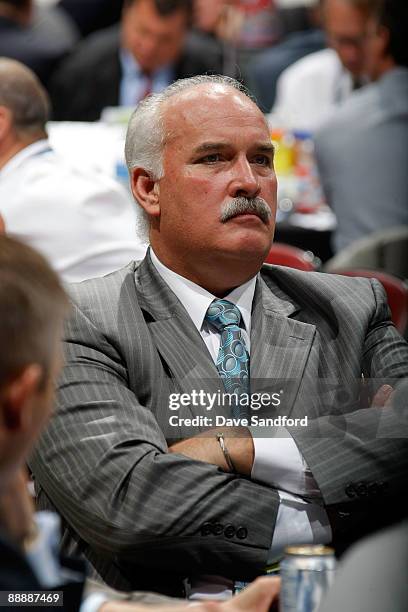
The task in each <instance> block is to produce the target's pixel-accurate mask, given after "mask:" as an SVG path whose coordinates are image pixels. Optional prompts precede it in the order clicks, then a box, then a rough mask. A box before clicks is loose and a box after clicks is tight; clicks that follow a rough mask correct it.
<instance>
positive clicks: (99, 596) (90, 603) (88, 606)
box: [79, 593, 109, 612]
mask: <svg viewBox="0 0 408 612" xmlns="http://www.w3.org/2000/svg"><path fill="white" fill-rule="evenodd" d="M106 601H109V597H108V596H107V595H105V593H91V595H88V597H87V598H86V599H84V600H83V601H82V603H81V607H80V608H79V612H98V610H99V608H100V607H101V605H102V604H103V603H105V602H106Z"/></svg>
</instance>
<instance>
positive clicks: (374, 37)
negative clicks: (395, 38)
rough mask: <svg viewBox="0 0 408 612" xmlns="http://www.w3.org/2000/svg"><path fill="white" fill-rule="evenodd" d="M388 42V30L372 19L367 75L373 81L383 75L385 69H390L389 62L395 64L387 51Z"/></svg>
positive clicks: (366, 59)
mask: <svg viewBox="0 0 408 612" xmlns="http://www.w3.org/2000/svg"><path fill="white" fill-rule="evenodd" d="M388 41H389V33H388V31H387V30H386V28H384V27H383V26H381V25H379V24H378V22H377V20H376V19H371V20H370V21H369V25H368V35H367V39H366V45H365V49H366V52H365V73H366V74H367V76H368V77H369V78H370V79H371V80H373V81H375V80H376V79H378V78H379V77H380V76H381V75H382V73H383V71H384V68H387V67H388V62H391V63H392V64H393V60H392V58H391V57H390V56H389V54H388V51H387V48H388ZM386 62H387V65H386Z"/></svg>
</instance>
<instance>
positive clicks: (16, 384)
mask: <svg viewBox="0 0 408 612" xmlns="http://www.w3.org/2000/svg"><path fill="white" fill-rule="evenodd" d="M42 375H43V371H42V368H41V366H39V365H38V364H36V363H32V364H30V365H28V366H26V367H25V368H24V370H23V371H22V372H21V373H20V374H18V376H16V377H15V378H14V379H13V380H12V381H11V382H9V383H6V386H5V388H4V389H3V391H2V394H1V400H0V401H1V407H2V411H3V426H4V428H5V429H8V430H9V431H18V430H23V429H27V428H28V427H30V425H31V422H32V419H33V415H32V413H31V409H30V404H31V400H32V399H33V397H34V396H35V394H36V393H37V392H38V389H39V386H40V383H41V378H42Z"/></svg>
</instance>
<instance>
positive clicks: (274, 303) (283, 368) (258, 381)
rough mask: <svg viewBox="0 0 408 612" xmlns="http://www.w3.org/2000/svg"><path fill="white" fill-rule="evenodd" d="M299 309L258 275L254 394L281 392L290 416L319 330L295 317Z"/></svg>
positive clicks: (267, 277)
mask: <svg viewBox="0 0 408 612" xmlns="http://www.w3.org/2000/svg"><path fill="white" fill-rule="evenodd" d="M299 311H300V307H299V306H298V305H297V304H296V303H295V302H294V301H293V299H292V298H290V297H288V296H287V295H286V294H285V293H284V292H283V291H282V289H281V288H280V287H279V286H278V285H277V284H276V283H274V282H273V280H272V279H271V276H270V275H262V276H261V275H259V276H258V280H257V285H256V290H255V296H254V302H253V307H252V322H251V391H252V392H266V391H267V390H268V392H269V393H270V392H278V393H280V394H281V392H282V391H283V395H281V408H280V412H281V413H282V414H286V415H289V414H290V412H291V410H292V408H293V405H294V402H295V400H296V396H297V393H298V389H299V384H300V381H301V379H302V377H303V376H304V374H305V369H306V366H307V362H308V358H309V354H310V350H311V347H312V342H313V339H314V336H315V331H316V328H315V326H314V325H310V324H308V323H303V322H301V321H297V320H296V319H294V318H292V317H293V316H294V315H295V314H297V313H298V312H299Z"/></svg>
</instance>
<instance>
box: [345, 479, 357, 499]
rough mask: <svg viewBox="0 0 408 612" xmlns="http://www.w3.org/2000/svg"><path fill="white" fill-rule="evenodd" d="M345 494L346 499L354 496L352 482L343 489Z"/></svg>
mask: <svg viewBox="0 0 408 612" xmlns="http://www.w3.org/2000/svg"><path fill="white" fill-rule="evenodd" d="M344 490H345V492H346V495H347V497H351V498H352V497H355V496H356V491H355V489H354V484H353V483H352V482H349V483H348V484H347V485H346V488H345V489H344Z"/></svg>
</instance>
